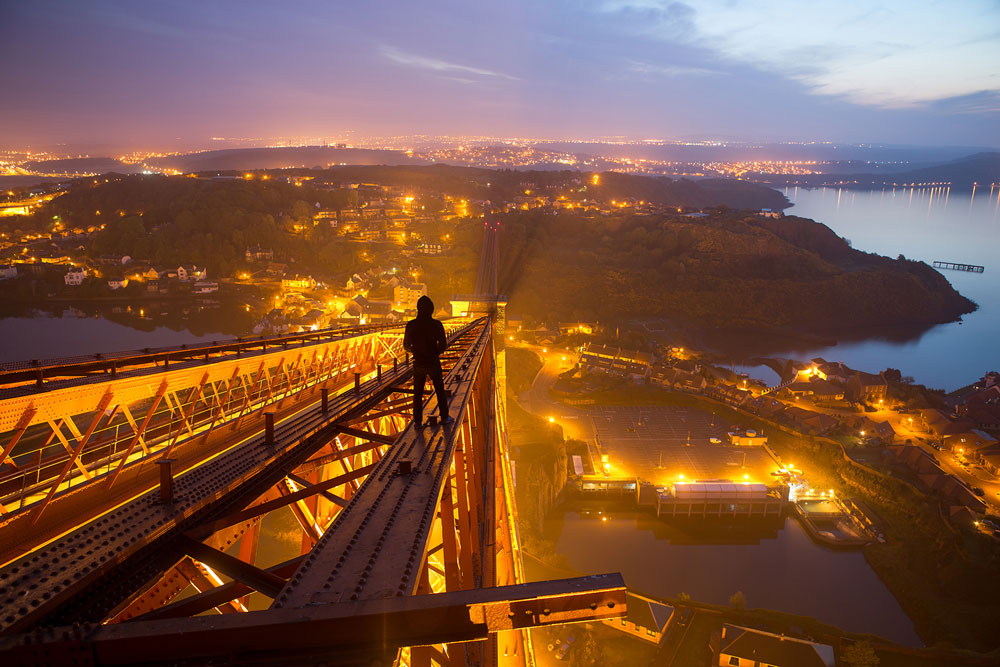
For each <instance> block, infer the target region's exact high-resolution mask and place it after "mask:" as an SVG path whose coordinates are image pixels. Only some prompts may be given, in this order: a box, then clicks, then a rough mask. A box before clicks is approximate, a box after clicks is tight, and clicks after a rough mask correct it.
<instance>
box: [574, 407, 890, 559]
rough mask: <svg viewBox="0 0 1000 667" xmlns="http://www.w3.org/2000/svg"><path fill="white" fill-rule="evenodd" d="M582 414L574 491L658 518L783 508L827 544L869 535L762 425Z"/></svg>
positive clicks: (640, 413)
mask: <svg viewBox="0 0 1000 667" xmlns="http://www.w3.org/2000/svg"><path fill="white" fill-rule="evenodd" d="M588 417H589V420H590V421H591V422H592V424H593V434H594V445H593V446H591V447H589V448H588V452H589V458H590V459H591V460H589V461H586V462H584V463H581V461H580V457H579V456H575V457H574V461H573V463H572V464H571V467H570V469H571V471H574V472H575V473H576V474H575V475H573V478H574V482H575V485H574V486H575V489H576V490H577V491H578V492H579V495H580V497H581V499H587V500H588V501H593V500H597V501H602V500H603V501H614V502H615V503H616V504H617V503H625V504H627V505H628V506H631V507H635V508H637V509H638V510H640V511H645V512H648V513H650V514H653V515H655V516H656V517H657V518H659V519H661V520H665V521H674V520H682V519H684V520H709V519H723V520H737V521H742V520H750V519H754V520H758V519H778V518H781V517H783V516H785V515H786V510H787V514H789V515H793V516H794V517H795V518H796V519H798V520H799V522H800V523H801V524H802V525H803V527H804V528H805V530H806V532H807V533H808V534H809V535H810V536H811V537H812V538H813V539H815V540H816V541H817V542H819V543H821V544H824V545H826V546H831V547H836V548H860V547H862V546H864V545H865V544H868V543H870V542H871V541H872V540H873V539H874V536H873V534H872V532H871V531H870V530H869V529H868V528H867V527H866V519H865V517H864V515H863V514H862V513H861V512H860V510H858V509H857V507H856V506H855V505H854V504H853V503H844V502H842V501H841V499H839V498H834V495H833V492H832V491H827V490H813V489H811V488H810V487H809V484H808V482H807V481H806V480H805V478H804V474H803V471H801V470H799V469H797V468H795V467H794V466H793V465H792V464H788V463H784V462H782V461H781V460H780V458H779V457H778V456H777V455H776V454H775V453H774V451H773V450H772V449H771V448H770V447H769V446H768V444H767V434H766V433H758V432H757V431H754V430H749V429H744V428H742V427H740V426H739V425H735V424H729V423H724V422H723V421H722V420H721V419H720V418H719V417H717V416H716V415H714V414H713V413H711V412H709V411H705V410H699V409H697V408H692V407H682V406H650V407H638V406H635V407H633V406H601V407H595V408H592V409H591V410H589V411H588ZM588 504H589V503H588ZM859 514H860V516H858V515H859Z"/></svg>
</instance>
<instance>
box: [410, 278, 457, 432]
mask: <svg viewBox="0 0 1000 667" xmlns="http://www.w3.org/2000/svg"><path fill="white" fill-rule="evenodd" d="M446 347H448V339H447V338H446V337H445V335H444V325H443V324H441V321H440V320H436V319H434V302H433V301H431V300H430V299H429V298H427V297H426V296H422V297H420V298H419V299H417V317H416V319H413V320H410V321H409V322H407V323H406V333H405V334H403V348H404V349H405V350H407V351H408V352H409V353H410V354H412V355H413V423H414V424H415V425H416V426H417V428H420V427H421V426H423V417H424V405H423V403H424V384H425V383H426V382H427V376H428V375H430V376H431V383H432V384H433V385H434V393H435V394H437V399H438V409H439V410H440V411H441V423H442V424H447V423H448V422H450V421H451V417H450V416H449V415H448V395H447V394H446V393H445V391H444V378H443V376H442V373H441V353H442V352H444V349H445V348H446Z"/></svg>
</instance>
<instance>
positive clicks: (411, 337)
mask: <svg viewBox="0 0 1000 667" xmlns="http://www.w3.org/2000/svg"><path fill="white" fill-rule="evenodd" d="M433 313H434V304H433V302H431V300H430V299H428V298H427V297H426V296H422V297H420V299H419V300H418V301H417V317H416V319H413V320H410V321H409V322H407V323H406V333H405V334H403V348H404V349H406V350H408V351H409V352H410V353H411V354H412V355H413V363H414V364H416V365H419V366H425V365H428V364H437V363H439V360H438V357H440V356H441V353H442V352H444V349H445V348H446V347H448V339H447V337H446V336H445V334H444V325H443V324H441V321H440V320H436V319H434V317H433Z"/></svg>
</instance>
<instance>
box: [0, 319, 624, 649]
mask: <svg viewBox="0 0 1000 667" xmlns="http://www.w3.org/2000/svg"><path fill="white" fill-rule="evenodd" d="M496 312H497V311H496V310H495V309H494V310H493V311H492V312H483V313H475V314H472V315H470V316H468V317H463V318H455V319H452V320H447V321H446V322H445V326H446V330H447V333H448V336H449V347H448V349H447V350H446V351H445V353H444V355H443V357H442V362H443V364H444V367H445V373H446V377H445V387H446V388H447V390H448V392H449V393H450V396H451V400H450V403H449V411H450V415H451V417H452V418H453V422H452V423H450V424H445V425H441V424H432V425H429V426H425V427H423V428H420V429H418V428H415V427H414V425H413V423H412V421H411V419H410V416H409V412H410V403H411V401H412V394H413V387H412V379H411V373H410V362H409V360H408V358H407V355H406V354H405V352H404V351H403V350H402V347H401V341H402V333H403V330H402V327H401V326H399V325H394V326H385V327H355V328H348V329H335V330H322V331H313V332H307V333H302V334H294V335H286V336H281V337H271V338H245V339H236V340H230V341H224V342H220V343H214V344H199V345H196V346H187V347H178V348H169V349H167V348H164V349H156V350H142V351H136V352H129V353H119V354H108V355H93V356H90V357H86V358H74V359H60V360H54V361H33V362H25V363H20V364H5V365H2V366H0V450H2V451H0V664H4V665H19V664H32V665H35V664H52V665H56V664H59V665H61V664H81V665H86V664H185V665H190V664H296V665H298V664H328V665H334V664H348V665H349V664H364V665H372V664H382V665H388V664H403V665H432V664H442V665H446V664H474V665H530V664H533V656H532V649H531V644H530V638H529V634H528V632H527V631H526V629H527V628H530V627H534V626H541V625H547V624H556V623H566V622H577V621H585V620H592V619H601V618H610V617H616V616H623V615H624V614H625V613H626V607H625V593H624V590H625V589H624V584H623V582H622V580H621V577H620V575H617V574H610V575H601V576H594V577H583V578H578V579H567V580H558V581H547V582H535V583H525V578H524V574H523V571H522V566H521V560H520V547H519V544H518V536H517V535H518V534H517V524H516V518H517V512H516V508H515V506H514V500H513V498H514V489H513V479H512V470H511V464H510V459H509V457H508V449H507V441H506V425H505V409H504V402H503V401H502V396H501V394H502V391H501V389H500V387H501V382H502V368H503V364H502V355H503V348H502V346H503V342H502V340H503V338H502V335H501V336H500V337H499V339H500V340H499V341H498V340H497V338H498V336H497V335H496V332H497V331H498V330H499V331H502V321H501V322H498V321H497V320H498V318H497V316H496ZM500 319H502V318H500ZM498 357H499V362H498ZM498 368H499V369H500V372H498ZM434 400H435V399H433V398H429V399H428V401H429V402H430V403H431V405H429V406H428V408H427V409H426V410H425V414H427V415H432V414H435V413H436V410H435V409H434V408H435V406H434V405H433V403H434ZM284 508H287V509H289V510H291V513H292V514H293V515H294V517H295V521H296V524H297V526H298V528H299V532H298V533H297V534H296V536H295V539H296V540H297V541H299V542H300V543H301V546H300V548H295V549H294V553H292V554H290V556H291V557H290V558H288V559H286V560H284V561H282V562H278V563H273V562H263V561H262V560H260V558H259V552H260V551H261V549H259V547H260V545H261V539H262V535H263V534H262V531H261V524H262V522H263V521H264V520H265V519H266V517H267V516H268V515H269V514H270V513H272V512H276V511H279V510H282V511H283V510H284Z"/></svg>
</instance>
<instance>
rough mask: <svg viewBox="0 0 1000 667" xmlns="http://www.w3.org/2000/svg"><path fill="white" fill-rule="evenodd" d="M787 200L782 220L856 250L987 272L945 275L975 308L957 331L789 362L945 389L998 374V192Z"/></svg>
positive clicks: (852, 346) (809, 352)
mask: <svg viewBox="0 0 1000 667" xmlns="http://www.w3.org/2000/svg"><path fill="white" fill-rule="evenodd" d="M784 193H785V195H786V196H787V197H788V199H789V200H790V201H791V202H792V203H793V204H794V206H793V207H792V208H790V209H788V210H787V211H786V213H787V214H789V215H798V216H802V217H805V218H812V219H813V220H816V221H818V222H822V223H824V224H826V225H827V226H828V227H830V228H831V229H832V230H833V231H835V232H836V233H837V234H838V235H840V236H843V237H844V238H847V239H850V241H851V243H852V244H853V246H854V247H855V248H857V249H858V250H864V251H866V252H876V253H878V254H880V255H886V256H889V257H896V256H898V255H905V256H906V257H908V258H910V259H916V260H922V261H924V262H927V263H928V264H931V263H932V262H933V261H935V260H940V261H945V262H956V263H961V264H978V265H981V266H985V267H986V271H985V272H984V273H965V272H962V271H947V270H942V273H943V274H944V275H945V277H947V278H948V280H949V281H950V282H951V284H952V285H953V286H954V287H955V289H957V290H958V291H959V292H960V293H961V294H963V295H964V296H966V297H968V298H970V299H972V300H973V301H975V302H976V303H978V304H979V310H977V311H976V312H974V313H971V314H969V315H965V316H964V317H963V318H962V322H961V324H959V323H958V322H953V323H950V324H942V325H938V326H936V327H933V328H932V329H930V330H928V331H926V332H924V333H923V334H922V335H919V336H917V337H915V338H912V339H910V340H898V339H896V340H893V339H892V338H891V337H885V338H881V339H880V338H875V339H869V340H865V341H858V342H846V343H840V344H838V345H836V346H833V347H826V346H820V347H811V348H810V347H806V348H804V349H801V350H798V351H795V352H797V355H791V354H790V355H788V356H797V358H810V359H811V358H813V357H817V356H821V357H824V358H826V359H830V360H839V361H843V362H844V363H846V364H847V365H848V366H851V367H853V368H858V369H860V370H865V371H869V372H877V371H880V370H883V369H885V368H887V367H891V368H898V369H900V370H902V371H903V375H910V376H913V377H914V379H915V380H916V381H917V382H919V383H921V384H926V385H928V386H931V387H936V388H942V389H947V390H953V389H957V388H958V387H962V386H965V385H967V384H970V383H972V382H974V381H975V380H977V379H979V378H980V377H982V375H983V374H984V373H985V372H986V371H990V370H1000V348H998V346H997V344H996V341H997V334H998V332H1000V263H998V259H1000V255H998V254H997V248H998V247H1000V188H994V189H988V188H987V189H980V190H978V191H977V192H975V193H974V194H970V193H967V192H966V193H953V192H950V191H949V189H948V188H923V189H919V188H918V189H913V188H908V189H901V188H900V189H895V190H892V189H889V190H871V191H864V190H845V189H839V188H818V189H813V190H807V189H803V188H787V189H786V190H784ZM789 352H793V350H790V351H789Z"/></svg>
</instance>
